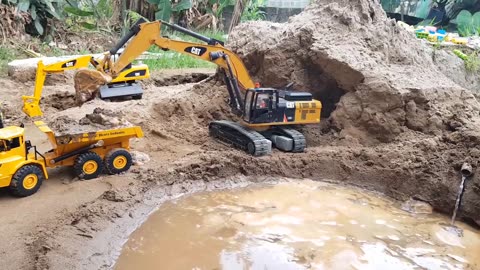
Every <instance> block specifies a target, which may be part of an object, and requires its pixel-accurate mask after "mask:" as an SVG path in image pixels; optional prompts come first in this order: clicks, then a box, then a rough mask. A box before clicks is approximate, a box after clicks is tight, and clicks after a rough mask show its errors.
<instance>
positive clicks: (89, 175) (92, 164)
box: [73, 152, 103, 180]
mask: <svg viewBox="0 0 480 270" xmlns="http://www.w3.org/2000/svg"><path fill="white" fill-rule="evenodd" d="M73 170H74V171H75V175H76V176H78V178H80V179H85V180H90V179H94V178H97V177H98V176H99V175H100V174H101V173H102V171H103V162H102V158H101V157H100V156H99V155H98V154H97V153H94V152H87V153H83V154H80V155H78V157H77V158H76V159H75V164H74V165H73Z"/></svg>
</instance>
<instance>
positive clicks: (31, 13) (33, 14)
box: [30, 5, 37, 20]
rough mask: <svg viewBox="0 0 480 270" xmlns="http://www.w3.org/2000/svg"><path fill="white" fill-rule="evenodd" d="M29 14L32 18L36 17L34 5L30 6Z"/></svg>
mask: <svg viewBox="0 0 480 270" xmlns="http://www.w3.org/2000/svg"><path fill="white" fill-rule="evenodd" d="M30 16H32V20H36V19H37V8H36V7H35V6H33V5H32V6H30Z"/></svg>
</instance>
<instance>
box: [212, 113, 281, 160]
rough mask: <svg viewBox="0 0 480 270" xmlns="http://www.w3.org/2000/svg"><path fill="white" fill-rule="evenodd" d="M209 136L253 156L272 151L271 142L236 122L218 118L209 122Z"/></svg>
mask: <svg viewBox="0 0 480 270" xmlns="http://www.w3.org/2000/svg"><path fill="white" fill-rule="evenodd" d="M209 133H210V136H212V137H214V138H216V139H219V140H221V141H223V142H226V143H229V144H232V145H234V146H235V147H237V148H240V149H242V150H244V151H246V152H247V153H249V154H251V155H253V156H263V155H268V154H270V153H271V152H272V142H271V141H270V140H268V139H266V138H265V137H264V136H263V135H262V134H260V133H258V132H257V131H255V130H252V129H249V128H248V127H244V126H242V125H240V124H238V123H235V122H231V121H226V120H219V121H213V122H210V125H209Z"/></svg>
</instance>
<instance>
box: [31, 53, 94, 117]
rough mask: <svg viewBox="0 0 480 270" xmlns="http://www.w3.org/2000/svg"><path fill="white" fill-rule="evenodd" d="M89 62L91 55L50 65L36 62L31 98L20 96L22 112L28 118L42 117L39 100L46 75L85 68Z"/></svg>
mask: <svg viewBox="0 0 480 270" xmlns="http://www.w3.org/2000/svg"><path fill="white" fill-rule="evenodd" d="M91 61H93V59H92V56H91V55H84V56H79V57H77V58H71V59H68V60H65V61H62V62H58V63H54V64H50V65H44V64H43V61H42V60H40V61H38V64H37V73H36V77H35V89H34V92H33V96H22V99H23V108H22V110H23V112H24V113H26V114H27V115H28V116H29V117H37V116H42V115H43V113H42V110H41V109H40V99H41V98H42V92H43V86H44V84H45V79H46V77H47V74H49V73H63V72H64V71H65V70H71V69H79V68H85V67H88V65H89V63H91Z"/></svg>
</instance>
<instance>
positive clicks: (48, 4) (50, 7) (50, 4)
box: [43, 0, 55, 11]
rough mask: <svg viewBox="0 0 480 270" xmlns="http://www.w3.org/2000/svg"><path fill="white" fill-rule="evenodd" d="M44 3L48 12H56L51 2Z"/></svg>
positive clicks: (45, 0)
mask: <svg viewBox="0 0 480 270" xmlns="http://www.w3.org/2000/svg"><path fill="white" fill-rule="evenodd" d="M43 2H44V3H45V4H46V5H47V7H48V9H47V10H52V11H55V7H54V6H53V5H52V2H50V0H43Z"/></svg>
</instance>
